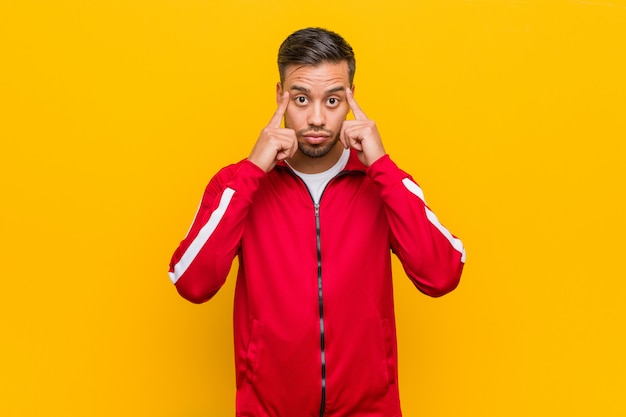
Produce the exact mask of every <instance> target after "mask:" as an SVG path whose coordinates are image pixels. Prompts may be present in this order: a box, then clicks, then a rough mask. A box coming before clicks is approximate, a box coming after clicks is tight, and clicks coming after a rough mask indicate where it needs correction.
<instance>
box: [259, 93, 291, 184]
mask: <svg viewBox="0 0 626 417" xmlns="http://www.w3.org/2000/svg"><path fill="white" fill-rule="evenodd" d="M288 105H289V92H285V93H284V94H283V97H282V99H281V100H280V102H279V103H278V108H277V109H276V112H275V113H274V116H272V118H271V120H270V122H269V123H268V124H267V126H265V128H263V130H262V131H261V134H260V135H259V138H258V139H257V141H256V143H255V144H254V148H252V152H250V156H248V160H250V161H251V162H252V163H254V164H255V165H257V166H258V167H259V168H261V169H262V170H264V171H265V172H270V171H271V170H272V169H273V168H274V166H275V165H276V162H278V161H283V160H285V159H288V158H291V157H292V156H294V155H295V153H296V151H297V150H298V140H297V138H296V132H295V131H294V130H293V129H287V128H281V127H280V124H281V122H282V120H283V115H284V114H285V110H287V106H288Z"/></svg>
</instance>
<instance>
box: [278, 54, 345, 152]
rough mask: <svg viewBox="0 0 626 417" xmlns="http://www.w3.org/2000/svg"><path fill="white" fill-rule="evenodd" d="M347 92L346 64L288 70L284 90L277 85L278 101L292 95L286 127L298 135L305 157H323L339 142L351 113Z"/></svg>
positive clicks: (293, 66)
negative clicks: (284, 95)
mask: <svg viewBox="0 0 626 417" xmlns="http://www.w3.org/2000/svg"><path fill="white" fill-rule="evenodd" d="M347 88H350V81H349V78H348V64H347V63H346V62H340V63H322V64H320V65H317V66H310V65H306V66H297V65H292V66H289V67H287V69H286V71H285V78H284V80H283V84H282V88H281V85H280V84H278V87H277V89H276V93H277V100H280V97H281V96H282V93H284V92H285V91H288V92H289V100H290V102H289V105H288V106H287V110H286V111H285V127H287V128H290V129H293V130H295V131H296V136H297V138H298V149H299V151H300V152H302V153H303V154H304V155H305V156H307V157H309V158H321V157H324V156H326V155H327V154H328V153H329V152H330V151H331V149H333V147H334V146H335V144H337V142H338V141H339V133H340V132H341V125H342V124H343V121H344V120H345V119H346V116H347V114H348V112H349V111H350V107H349V105H348V102H347V101H346V89H347Z"/></svg>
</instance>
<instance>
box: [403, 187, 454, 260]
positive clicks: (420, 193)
mask: <svg viewBox="0 0 626 417" xmlns="http://www.w3.org/2000/svg"><path fill="white" fill-rule="evenodd" d="M402 184H404V186H405V187H406V189H407V190H409V191H410V192H411V193H413V194H415V195H416V196H417V197H419V199H420V200H422V202H424V204H426V200H425V199H424V192H423V191H422V189H421V188H420V187H419V185H417V184H416V183H415V182H413V181H411V180H410V179H409V178H405V179H403V180H402ZM425 210H426V218H428V220H429V221H430V223H431V224H432V225H433V226H435V227H436V228H437V230H439V231H440V232H441V234H442V235H444V236H445V237H446V239H448V241H449V242H450V244H451V245H452V247H453V248H454V249H455V250H457V251H458V252H460V253H461V262H463V263H465V248H464V247H463V242H461V239H458V238H456V237H454V236H452V233H450V231H449V230H448V229H446V228H445V227H444V226H443V225H442V224H441V222H439V219H438V218H437V216H436V215H435V213H433V212H432V211H431V210H430V209H429V208H428V207H425Z"/></svg>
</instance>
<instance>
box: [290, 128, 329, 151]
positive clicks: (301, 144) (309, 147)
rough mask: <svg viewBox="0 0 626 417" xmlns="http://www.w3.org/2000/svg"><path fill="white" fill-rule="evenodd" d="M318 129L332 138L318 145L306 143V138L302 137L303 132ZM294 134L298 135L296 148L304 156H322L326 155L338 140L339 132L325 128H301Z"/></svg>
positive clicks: (316, 130) (317, 130)
mask: <svg viewBox="0 0 626 417" xmlns="http://www.w3.org/2000/svg"><path fill="white" fill-rule="evenodd" d="M319 131H322V132H324V133H325V134H327V135H328V136H329V137H331V138H332V139H331V140H330V141H329V142H325V143H320V144H319V145H313V144H310V143H308V142H307V141H306V139H305V138H304V134H305V133H311V132H319ZM296 136H297V137H298V149H299V150H300V152H302V154H303V155H304V156H307V157H309V158H322V157H324V156H326V155H328V153H329V152H330V151H331V150H332V149H333V148H334V147H335V145H336V144H337V142H339V134H337V133H335V132H333V131H332V130H326V129H320V128H317V129H302V130H299V131H298V132H297V134H296Z"/></svg>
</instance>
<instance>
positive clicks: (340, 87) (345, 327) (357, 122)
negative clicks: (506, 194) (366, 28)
mask: <svg viewBox="0 0 626 417" xmlns="http://www.w3.org/2000/svg"><path fill="white" fill-rule="evenodd" d="M278 67H279V72H280V82H279V83H278V84H277V86H276V100H277V103H278V107H277V110H276V112H275V114H274V115H273V117H272V118H271V119H270V122H269V123H268V125H267V126H266V127H265V128H264V129H263V130H262V131H261V134H260V136H259V137H258V139H257V141H256V144H255V145H254V147H253V149H252V151H251V153H250V155H249V157H248V158H247V159H244V160H243V161H241V162H239V163H237V164H234V165H231V166H228V167H226V168H224V169H222V170H221V171H220V172H219V173H218V174H217V175H216V176H215V177H214V178H213V179H212V180H211V181H210V183H209V185H208V186H207V188H206V191H205V193H204V196H203V198H202V203H201V206H200V208H199V211H198V213H197V214H196V217H195V219H194V221H193V224H192V226H191V229H190V230H189V232H188V234H187V236H186V237H185V239H184V240H183V241H182V243H181V244H180V246H179V248H178V249H177V250H176V252H175V253H174V256H173V259H172V262H171V265H170V277H171V279H172V281H173V282H174V283H175V285H176V288H177V290H178V292H179V293H180V294H181V295H182V296H183V297H185V298H186V299H188V300H190V301H192V302H195V303H201V302H205V301H207V300H209V299H210V298H211V297H212V296H213V295H215V293H216V292H217V291H218V290H219V288H220V287H221V286H222V284H223V283H224V280H225V279H226V276H227V274H228V272H229V270H230V267H231V264H232V261H233V259H234V257H235V256H237V257H238V260H239V272H238V275H237V283H236V288H235V301H234V303H235V304H234V335H235V336H234V337H235V364H236V385H237V400H236V408H237V416H254V417H308V416H311V417H313V416H322V417H323V416H326V417H360V416H363V417H364V416H381V417H383V416H384V417H397V416H400V415H401V411H400V401H399V395H398V379H397V350H396V328H395V319H394V308H393V291H392V278H391V251H392V252H394V253H395V254H396V255H397V256H398V258H399V259H400V261H401V262H402V265H403V266H404V269H405V271H406V273H407V275H408V276H409V278H410V279H411V280H412V281H413V283H414V284H415V285H416V286H417V288H418V289H419V290H421V291H422V292H423V293H425V294H427V295H430V296H433V297H437V296H441V295H443V294H445V293H447V292H449V291H451V290H453V289H454V288H455V287H456V286H457V284H458V282H459V279H460V275H461V271H462V269H463V265H464V262H465V251H464V248H463V245H462V244H461V242H460V240H458V239H457V238H456V237H454V236H453V235H451V234H450V232H449V231H448V230H446V229H445V228H444V227H443V226H442V225H441V224H440V223H439V221H438V220H437V217H436V216H435V215H434V214H433V213H432V212H431V211H430V209H429V208H428V207H427V206H426V205H425V203H424V198H423V194H422V191H421V189H420V188H419V186H418V185H417V184H416V183H415V182H414V181H413V179H412V178H411V177H410V176H409V175H408V174H407V173H405V172H403V171H402V170H400V169H399V168H398V167H397V166H396V165H395V164H394V163H393V162H392V160H391V159H390V157H389V156H388V155H387V154H386V153H385V149H384V147H383V143H382V140H381V138H380V135H379V133H378V130H377V128H376V124H375V123H374V122H373V121H371V120H369V119H368V118H367V116H366V115H365V113H364V112H363V111H362V110H361V109H360V107H359V106H358V104H357V102H356V101H355V98H354V95H353V94H354V85H353V84H352V81H353V77H354V71H355V59H354V53H353V51H352V48H351V47H350V46H349V45H348V44H347V43H346V42H345V40H344V39H343V38H341V37H340V36H339V35H337V34H335V33H333V32H329V31H326V30H323V29H317V28H309V29H303V30H300V31H297V32H295V33H293V34H292V35H290V36H289V37H288V38H287V39H286V40H285V41H284V42H283V44H282V45H281V47H280V50H279V54H278ZM350 110H352V112H353V114H354V120H346V116H347V115H348V112H349V111H350ZM283 118H284V126H285V127H284V128H283V127H281V122H282V120H283Z"/></svg>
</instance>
